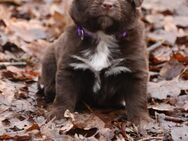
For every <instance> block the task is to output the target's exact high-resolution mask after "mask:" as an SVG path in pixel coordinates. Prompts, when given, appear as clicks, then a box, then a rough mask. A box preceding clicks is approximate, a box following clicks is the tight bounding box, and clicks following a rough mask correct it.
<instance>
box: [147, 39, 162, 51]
mask: <svg viewBox="0 0 188 141" xmlns="http://www.w3.org/2000/svg"><path fill="white" fill-rule="evenodd" d="M163 43H164V40H162V41H159V42H157V43H155V44H154V45H151V46H150V47H148V48H147V51H148V52H152V51H153V50H155V49H156V48H158V47H160V46H161V45H162V44H163Z"/></svg>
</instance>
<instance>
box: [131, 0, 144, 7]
mask: <svg viewBox="0 0 188 141" xmlns="http://www.w3.org/2000/svg"><path fill="white" fill-rule="evenodd" d="M143 1H144V0H132V2H133V3H134V5H135V6H136V7H139V6H141V5H142V3H143Z"/></svg>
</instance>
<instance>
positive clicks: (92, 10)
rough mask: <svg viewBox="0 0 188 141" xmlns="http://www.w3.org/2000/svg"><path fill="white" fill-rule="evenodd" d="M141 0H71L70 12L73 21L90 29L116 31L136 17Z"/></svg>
mask: <svg viewBox="0 0 188 141" xmlns="http://www.w3.org/2000/svg"><path fill="white" fill-rule="evenodd" d="M142 2H143V0H73V3H72V7H71V10H70V14H71V16H72V18H73V20H74V22H75V23H76V24H78V25H81V26H83V27H85V28H86V29H88V30H90V31H93V32H95V31H98V30H102V31H105V32H112V33H113V32H116V31H118V30H120V29H121V28H122V27H125V28H126V27H127V28H128V27H129V26H131V25H133V24H134V22H135V21H136V20H137V18H138V11H137V7H139V6H140V5H141V4H142Z"/></svg>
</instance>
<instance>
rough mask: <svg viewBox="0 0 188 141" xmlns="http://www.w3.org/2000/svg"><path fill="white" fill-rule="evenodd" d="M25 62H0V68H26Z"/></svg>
mask: <svg viewBox="0 0 188 141" xmlns="http://www.w3.org/2000/svg"><path fill="white" fill-rule="evenodd" d="M26 65H27V63H26V62H0V67H4V66H26Z"/></svg>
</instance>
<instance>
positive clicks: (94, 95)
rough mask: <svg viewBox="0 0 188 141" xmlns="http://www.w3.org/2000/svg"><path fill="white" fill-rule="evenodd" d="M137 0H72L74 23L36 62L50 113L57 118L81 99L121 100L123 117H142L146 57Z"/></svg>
mask: <svg viewBox="0 0 188 141" xmlns="http://www.w3.org/2000/svg"><path fill="white" fill-rule="evenodd" d="M142 1H143V0H73V4H72V7H71V10H70V13H71V16H72V19H73V20H74V22H75V25H73V26H71V27H69V28H67V30H66V31H65V32H64V33H63V34H62V36H61V37H60V38H59V39H58V40H57V41H55V42H54V44H53V45H52V47H51V48H49V49H48V51H47V53H46V54H45V57H44V59H43V63H42V80H43V84H44V87H45V96H46V99H47V100H48V101H53V109H52V111H51V112H50V116H51V117H53V116H56V117H57V118H62V117H63V115H64V111H65V110H66V109H69V110H71V111H74V110H75V109H76V108H78V107H79V106H78V105H79V104H80V103H81V101H85V102H86V103H88V104H90V105H93V106H98V107H111V106H118V105H120V104H122V103H123V102H125V103H126V107H127V111H128V119H129V120H131V121H133V122H134V123H136V124H140V123H141V121H143V120H144V121H146V120H147V119H148V113H147V98H146V93H147V92H146V89H147V81H148V63H147V55H146V49H145V42H144V32H143V30H144V26H143V23H142V22H141V21H140V19H139V10H138V9H137V7H139V6H140V5H141V3H142ZM54 98H55V99H54Z"/></svg>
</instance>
